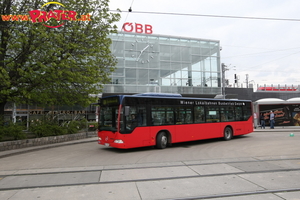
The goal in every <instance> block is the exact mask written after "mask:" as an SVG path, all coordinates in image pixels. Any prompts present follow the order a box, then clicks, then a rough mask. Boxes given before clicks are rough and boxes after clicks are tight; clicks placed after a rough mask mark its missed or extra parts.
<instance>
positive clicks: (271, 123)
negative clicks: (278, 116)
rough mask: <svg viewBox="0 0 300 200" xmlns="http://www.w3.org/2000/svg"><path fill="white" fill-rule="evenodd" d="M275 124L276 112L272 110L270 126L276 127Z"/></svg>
mask: <svg viewBox="0 0 300 200" xmlns="http://www.w3.org/2000/svg"><path fill="white" fill-rule="evenodd" d="M274 124H275V114H274V113H273V111H272V110H271V111H270V128H271V129H274Z"/></svg>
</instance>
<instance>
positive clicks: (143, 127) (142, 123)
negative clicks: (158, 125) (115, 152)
mask: <svg viewBox="0 0 300 200" xmlns="http://www.w3.org/2000/svg"><path fill="white" fill-rule="evenodd" d="M123 109H124V111H123V113H126V114H125V115H124V120H123V121H124V124H123V125H122V126H121V127H124V128H125V129H126V131H125V132H126V133H128V134H130V141H127V143H128V142H130V143H132V145H135V144H136V145H137V146H139V145H142V146H145V145H151V144H150V142H151V138H150V129H149V127H147V117H146V116H147V115H146V113H147V112H146V107H145V106H125V107H124V108H123ZM121 118H122V117H121ZM121 123H122V122H121Z"/></svg>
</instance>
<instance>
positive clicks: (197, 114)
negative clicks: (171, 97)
mask: <svg viewBox="0 0 300 200" xmlns="http://www.w3.org/2000/svg"><path fill="white" fill-rule="evenodd" d="M194 118H195V123H203V122H205V117H204V106H195V107H194Z"/></svg>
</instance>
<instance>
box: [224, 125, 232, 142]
mask: <svg viewBox="0 0 300 200" xmlns="http://www.w3.org/2000/svg"><path fill="white" fill-rule="evenodd" d="M232 137H233V132H232V129H231V128H230V127H228V126H227V127H226V128H225V129H224V140H231V139H232Z"/></svg>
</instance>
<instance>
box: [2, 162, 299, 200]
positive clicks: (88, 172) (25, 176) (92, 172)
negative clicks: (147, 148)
mask: <svg viewBox="0 0 300 200" xmlns="http://www.w3.org/2000/svg"><path fill="white" fill-rule="evenodd" d="M297 160H300V158H285V159H256V160H244V161H228V162H210V163H199V164H186V163H184V162H183V163H182V165H181V164H173V165H166V166H161V165H154V166H141V167H119V168H105V169H85V170H68V171H53V172H38V171H37V172H34V173H19V174H14V173H11V174H6V175H2V176H0V192H2V191H10V190H30V189H41V188H58V187H76V186H79V187H80V186H89V185H90V186H91V185H113V184H128V183H135V184H137V185H138V184H139V183H145V182H148V183H151V182H170V181H175V182H180V181H181V180H185V181H191V182H192V181H193V179H203V180H207V179H214V178H217V179H219V178H220V179H221V178H227V177H236V178H241V177H243V178H242V179H245V178H244V176H255V175H257V174H260V175H267V174H269V175H270V174H274V175H275V174H278V173H281V174H285V173H296V174H300V167H291V168H283V167H282V168H278V169H265V170H253V171H240V172H220V173H214V174H199V173H198V174H195V175H182V176H173V177H171V176H166V177H149V178H135V177H133V178H132V179H129V180H119V179H116V180H102V179H101V177H102V176H103V175H104V174H105V173H108V172H118V171H122V173H126V172H128V171H132V172H133V173H134V172H135V171H138V170H140V171H143V170H148V171H149V170H150V171H151V170H155V169H160V170H174V169H176V168H186V170H191V171H193V168H195V167H201V166H207V165H211V166H213V165H232V166H236V164H238V165H239V164H257V163H268V162H272V161H282V162H290V161H296V162H297ZM299 166H300V162H299ZM240 170H241V169H240ZM76 174H81V176H82V177H84V176H99V178H97V180H96V181H95V180H87V181H83V182H81V181H80V179H76V180H77V182H76V180H75V181H73V182H61V183H53V182H52V183H51V182H49V183H47V181H44V182H42V183H37V184H31V185H30V184H29V185H22V184H21V185H20V184H19V185H18V184H17V185H16V186H11V187H5V184H4V183H5V181H6V179H10V180H12V181H13V180H15V181H18V180H29V181H30V180H38V179H39V177H40V178H45V179H47V177H48V178H49V179H51V177H53V176H57V177H60V176H62V177H64V176H66V175H67V176H68V175H70V176H68V177H72V176H75V175H76ZM52 181H53V180H52ZM54 181H55V180H54ZM247 181H248V180H247ZM1 182H2V184H1ZM249 182H251V181H250V180H249ZM252 184H255V183H252ZM257 185H259V184H257ZM259 187H261V188H262V189H260V190H255V191H245V192H234V193H221V194H211V195H199V196H193V197H184V198H172V199H173V200H183V199H212V198H224V197H236V196H248V195H256V194H274V193H282V192H300V185H299V187H285V188H277V189H272V188H271V189H270V188H264V187H262V186H259Z"/></svg>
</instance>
